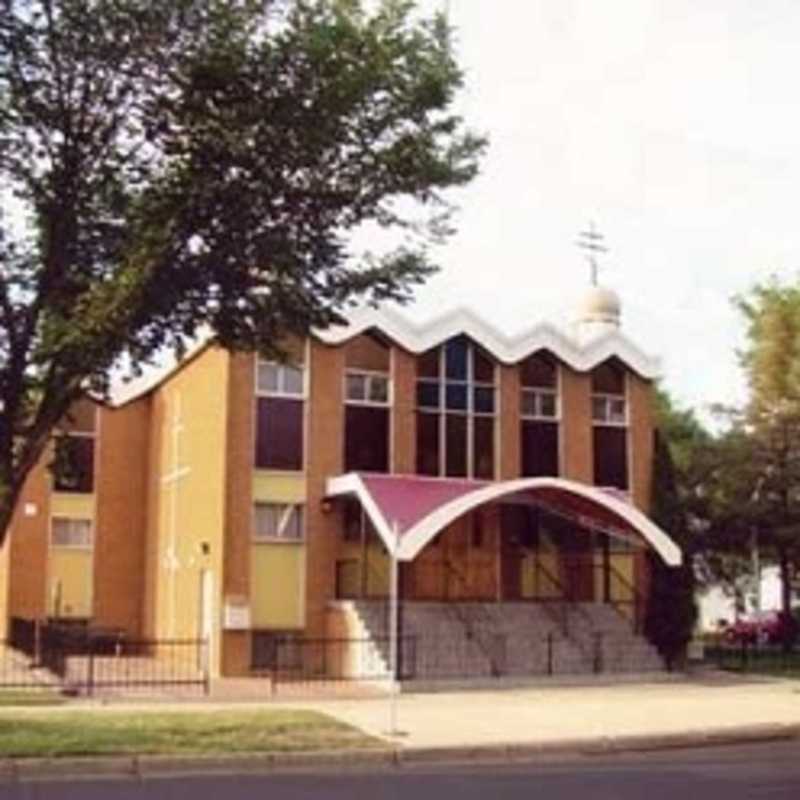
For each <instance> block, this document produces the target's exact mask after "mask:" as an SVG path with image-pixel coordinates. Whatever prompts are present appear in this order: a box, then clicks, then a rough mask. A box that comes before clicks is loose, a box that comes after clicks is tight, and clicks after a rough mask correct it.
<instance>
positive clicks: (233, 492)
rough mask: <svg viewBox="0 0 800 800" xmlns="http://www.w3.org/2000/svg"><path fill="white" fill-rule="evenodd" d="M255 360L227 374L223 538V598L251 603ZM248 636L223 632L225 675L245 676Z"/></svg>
mask: <svg viewBox="0 0 800 800" xmlns="http://www.w3.org/2000/svg"><path fill="white" fill-rule="evenodd" d="M255 359H256V357H255V355H253V354H252V353H232V354H231V356H230V365H229V372H228V422H227V425H228V430H227V459H226V471H225V535H224V549H225V552H224V555H223V573H222V597H223V602H224V599H225V597H226V596H238V597H245V598H249V597H250V555H251V542H252V525H253V521H252V520H253V469H254V467H255V454H254V451H255V440H256V437H255V414H254V410H255V405H254V404H255V401H254V397H255ZM249 669H250V634H249V632H247V631H223V632H222V674H223V675H246V674H247V673H248V672H249Z"/></svg>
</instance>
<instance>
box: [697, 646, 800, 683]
mask: <svg viewBox="0 0 800 800" xmlns="http://www.w3.org/2000/svg"><path fill="white" fill-rule="evenodd" d="M704 661H705V662H706V663H707V664H712V665H714V666H716V667H717V668H719V669H722V670H726V671H728V672H740V673H752V674H759V675H785V676H787V677H789V676H791V677H798V676H800V643H798V642H794V643H792V644H791V645H783V644H770V643H767V642H757V641H756V642H748V641H741V642H730V643H729V642H712V643H707V644H706V645H705V648H704Z"/></svg>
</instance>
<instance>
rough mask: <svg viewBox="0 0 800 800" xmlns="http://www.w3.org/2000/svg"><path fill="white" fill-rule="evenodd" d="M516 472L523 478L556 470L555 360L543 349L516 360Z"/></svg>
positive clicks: (558, 412) (557, 409)
mask: <svg viewBox="0 0 800 800" xmlns="http://www.w3.org/2000/svg"><path fill="white" fill-rule="evenodd" d="M520 384H521V390H520V391H521V397H520V416H521V421H520V438H521V446H520V458H521V463H520V473H521V475H522V476H523V477H525V478H536V477H539V476H543V475H551V476H555V475H558V474H559V461H560V459H559V418H560V416H561V402H560V398H559V379H558V362H557V361H556V359H555V358H553V356H551V355H550V354H549V353H546V352H539V353H534V354H533V355H531V356H529V357H528V358H526V359H525V361H523V362H522V363H521V364H520Z"/></svg>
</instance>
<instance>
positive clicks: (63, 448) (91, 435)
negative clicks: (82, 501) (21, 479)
mask: <svg viewBox="0 0 800 800" xmlns="http://www.w3.org/2000/svg"><path fill="white" fill-rule="evenodd" d="M96 435H97V407H96V406H95V404H94V403H92V402H91V401H90V400H81V401H79V402H78V403H75V405H73V406H72V408H71V409H70V410H69V413H68V414H67V415H66V417H65V418H64V419H63V420H62V421H61V422H60V423H59V425H58V428H57V430H56V435H55V447H54V458H53V465H52V471H53V486H54V488H55V490H56V491H57V492H76V493H88V494H91V493H92V492H93V491H94V459H95V439H96Z"/></svg>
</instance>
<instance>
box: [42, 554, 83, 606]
mask: <svg viewBox="0 0 800 800" xmlns="http://www.w3.org/2000/svg"><path fill="white" fill-rule="evenodd" d="M47 608H48V613H49V614H50V615H51V616H60V617H91V616H92V551H91V550H89V549H79V548H69V547H54V548H53V549H52V550H51V551H50V596H49V597H48V598H47Z"/></svg>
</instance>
